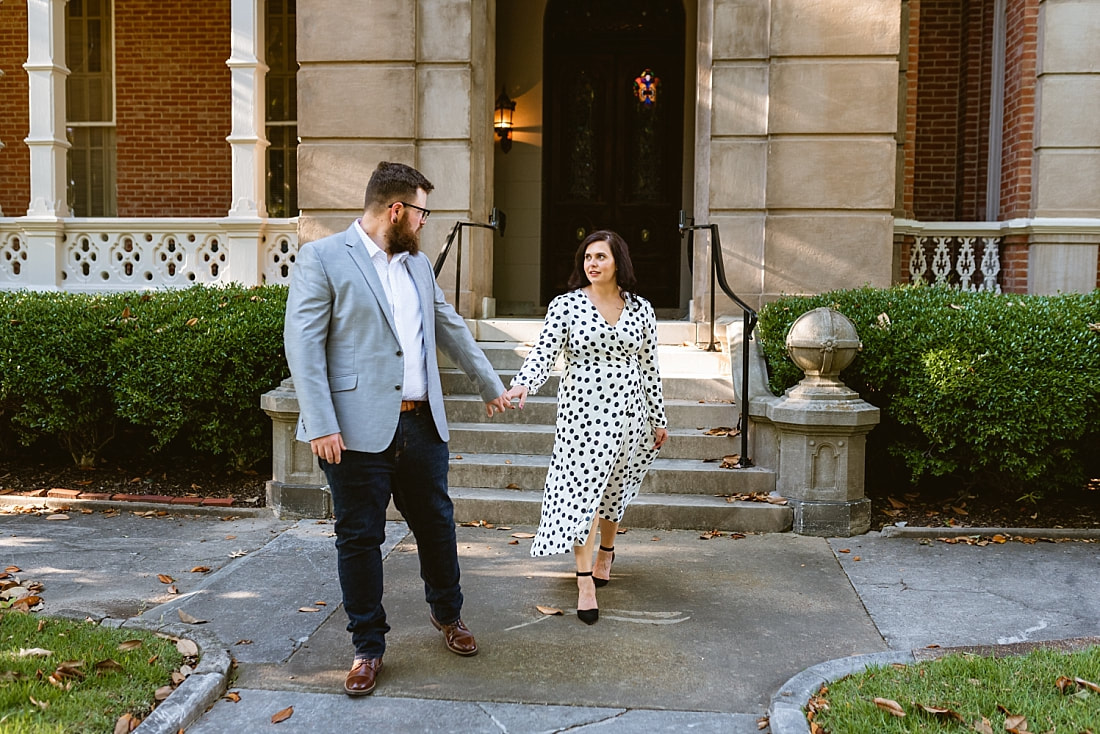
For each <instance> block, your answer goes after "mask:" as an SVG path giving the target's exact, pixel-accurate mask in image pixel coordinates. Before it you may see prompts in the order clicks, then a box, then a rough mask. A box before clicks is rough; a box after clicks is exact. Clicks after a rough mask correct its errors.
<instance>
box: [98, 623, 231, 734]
mask: <svg viewBox="0 0 1100 734" xmlns="http://www.w3.org/2000/svg"><path fill="white" fill-rule="evenodd" d="M119 626H120V627H124V628H129V629H141V630H147V631H150V632H161V633H163V634H168V635H172V636H173V637H179V638H183V639H188V640H191V641H192V642H194V643H195V644H196V645H198V647H199V664H198V665H197V666H196V667H195V670H194V672H192V673H191V675H189V676H187V679H186V680H184V681H183V683H181V684H180V685H179V686H178V687H177V688H176V690H174V691H172V693H171V694H170V695H169V696H168V698H166V699H164V700H163V701H161V703H160V705H159V706H157V707H156V708H155V709H153V712H152V713H151V714H149V716H147V717H146V718H145V720H144V721H142V722H141V724H140V725H139V726H138V727H137V729H135V730H134V731H137V732H141V734H177V732H180V731H183V730H184V729H186V728H187V727H188V726H190V725H191V724H193V723H195V722H196V721H198V719H199V717H200V716H202V715H203V713H205V712H206V710H207V709H208V708H210V707H211V706H213V705H214V703H215V702H216V701H217V700H218V699H219V698H221V697H222V695H223V694H224V693H225V691H226V688H227V687H228V683H229V671H230V670H231V669H232V666H233V658H232V657H231V656H230V654H229V651H228V650H227V649H225V647H224V645H223V644H222V643H221V641H220V640H218V638H217V637H215V636H214V635H213V634H212V633H210V632H207V631H205V630H202V629H196V628H195V627H192V626H189V625H184V624H180V623H173V624H157V623H154V622H150V621H148V620H144V619H139V618H136V617H135V618H131V619H127V620H125V621H124V622H122V624H121V625H119Z"/></svg>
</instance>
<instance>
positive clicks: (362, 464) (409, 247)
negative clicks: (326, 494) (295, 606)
mask: <svg viewBox="0 0 1100 734" xmlns="http://www.w3.org/2000/svg"><path fill="white" fill-rule="evenodd" d="M433 188H434V187H433V186H432V184H431V182H429V181H428V180H427V179H426V178H425V177H424V176H423V174H421V173H420V172H419V171H417V170H416V169H414V168H411V167H409V166H406V165H404V164H401V163H385V162H384V163H379V164H378V167H377V168H376V169H375V171H374V173H373V174H372V175H371V178H370V181H369V183H368V184H367V191H366V197H365V198H366V200H365V202H364V212H363V217H362V219H360V220H357V221H355V222H353V223H352V225H351V226H350V227H349V228H348V229H347V231H346V232H341V233H339V234H335V235H331V236H329V237H325V238H323V239H320V240H317V241H315V242H311V243H309V244H307V245H305V246H303V247H302V249H301V250H300V251H299V252H298V256H297V261H296V263H295V267H294V275H293V277H292V279H291V283H290V294H289V296H288V299H287V307H286V329H285V332H284V340H285V342H286V356H287V362H288V363H289V364H290V372H291V375H292V376H293V378H294V387H295V390H296V391H297V395H298V404H299V408H300V420H299V423H298V431H297V436H298V439H299V440H301V441H308V442H309V444H310V448H311V449H312V450H313V453H314V454H316V455H317V458H318V463H319V464H320V466H321V469H322V471H324V473H325V476H326V478H327V479H328V484H329V488H330V489H331V491H332V505H333V513H334V515H335V517H336V526H335V529H336V548H337V571H338V573H339V577H340V588H341V590H342V592H343V597H344V610H345V611H346V612H347V615H348V631H349V632H351V639H352V644H353V645H354V646H355V657H354V659H353V661H352V667H351V670H350V671H349V672H348V674H347V677H346V678H345V680H344V690H345V692H346V693H347V694H348V695H351V696H363V695H366V694H368V693H370V692H371V691H373V690H374V686H375V678H376V676H377V674H378V671H379V670H381V668H382V654H383V652H385V647H386V642H385V635H386V632H388V631H389V629H390V628H389V626H388V625H387V624H386V612H385V610H384V609H383V608H382V554H381V551H380V546H381V545H382V543H383V541H384V540H385V519H386V506H387V504H388V503H389V500H390V498H391V496H392V498H393V502H394V505H395V506H396V507H397V509H398V510H399V511H400V512H401V514H402V516H404V518H405V520H406V522H407V523H408V525H409V528H410V529H411V530H412V532H413V534H414V535H415V537H416V544H417V552H418V553H419V556H420V571H421V577H422V578H423V579H424V595H425V598H426V600H427V602H428V604H429V606H430V609H431V612H430V614H429V619H430V621H431V623H432V625H433V626H434V627H435V628H436V629H438V630H441V631H442V632H443V637H444V643H445V644H446V646H447V648H448V649H449V650H451V652H454V653H456V654H458V655H475V654H476V653H477V642H476V641H475V640H474V636H473V635H472V634H471V633H470V630H469V629H467V627H466V625H465V624H463V622H462V618H461V610H462V592H461V590H460V587H459V569H458V550H457V546H456V541H455V523H454V508H453V505H452V504H451V499H450V497H449V496H448V494H447V466H448V459H449V455H448V450H447V440H448V438H449V436H448V432H447V420H446V416H445V414H444V409H443V390H442V387H441V385H440V380H439V365H438V364H437V361H436V347H437V346H438V347H439V348H440V349H442V350H443V352H444V353H446V354H447V356H448V357H450V358H451V359H452V360H453V361H454V362H455V363H456V364H458V365H460V366H461V367H462V370H463V371H464V372H465V373H466V374H467V375H468V376H469V377H470V378H472V379H473V380H474V381H475V382H476V383H477V385H478V387H479V390H480V393H481V396H482V398H483V399H484V400H485V402H486V411H487V413H488V415H489V416H490V417H492V416H493V414H494V412H495V411H504V410H505V409H507V408H511V407H512V405H511V403H510V402H509V401H507V400H505V398H504V385H503V384H501V382H500V379H499V378H498V377H497V375H496V373H495V372H494V371H493V368H492V366H491V365H490V364H489V360H488V359H486V357H485V355H484V353H482V352H481V350H480V349H478V347H477V344H476V343H475V342H474V340H473V337H472V336H471V335H470V332H469V330H467V328H466V324H465V322H464V321H463V320H462V318H461V317H460V316H459V315H458V314H457V313H456V312H455V310H454V308H452V307H451V306H450V305H449V304H448V303H447V302H446V300H445V299H444V297H443V292H442V291H441V290H440V288H439V286H438V285H437V284H436V282H435V277H434V275H433V273H432V266H431V263H430V262H429V261H428V258H427V257H426V256H424V255H423V254H421V253H420V252H419V248H420V229H421V228H422V227H423V226H424V221H425V220H426V219H427V218H428V215H429V214H430V213H431V212H430V211H429V210H428V209H427V208H426V207H427V203H428V194H429V193H430V192H431V191H432V189H433Z"/></svg>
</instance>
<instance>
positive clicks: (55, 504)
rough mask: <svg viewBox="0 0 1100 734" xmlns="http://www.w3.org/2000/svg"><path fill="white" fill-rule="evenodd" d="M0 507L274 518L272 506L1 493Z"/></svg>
mask: <svg viewBox="0 0 1100 734" xmlns="http://www.w3.org/2000/svg"><path fill="white" fill-rule="evenodd" d="M0 507H41V508H45V509H49V510H58V511H61V510H66V509H87V510H118V511H119V512H149V511H150V510H152V511H155V512H167V513H169V514H171V515H205V516H209V517H271V516H273V515H274V510H272V509H271V508H270V507H242V506H240V505H234V506H231V507H216V506H213V505H170V504H167V503H164V502H123V501H121V500H82V499H65V498H59V497H25V496H23V495H17V494H5V495H0Z"/></svg>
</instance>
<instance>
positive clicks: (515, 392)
mask: <svg viewBox="0 0 1100 734" xmlns="http://www.w3.org/2000/svg"><path fill="white" fill-rule="evenodd" d="M516 398H519V409H520V410H523V406H524V405H525V404H526V403H527V387H526V386H524V385H516V386H515V387H512V388H510V389H509V390H508V391H507V392H505V393H504V399H505V400H507V401H508V402H512V401H513V400H515V399H516Z"/></svg>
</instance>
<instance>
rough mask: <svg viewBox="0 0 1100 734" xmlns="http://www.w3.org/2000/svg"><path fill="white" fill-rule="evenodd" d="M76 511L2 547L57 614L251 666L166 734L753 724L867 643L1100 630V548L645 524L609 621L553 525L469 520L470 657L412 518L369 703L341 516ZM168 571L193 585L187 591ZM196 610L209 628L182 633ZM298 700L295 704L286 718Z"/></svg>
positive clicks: (948, 642) (897, 645) (620, 569)
mask: <svg viewBox="0 0 1100 734" xmlns="http://www.w3.org/2000/svg"><path fill="white" fill-rule="evenodd" d="M126 509H129V508H126ZM68 514H69V516H70V520H67V521H47V520H45V519H44V517H41V516H33V515H4V516H0V560H3V561H4V563H5V565H8V564H12V565H16V566H19V567H20V568H21V569H22V570H21V572H20V575H21V577H22V578H24V579H27V580H35V581H40V582H42V583H43V584H44V585H45V589H44V592H43V596H44V598H45V600H46V608H45V611H44V613H46V614H55V613H65V614H69V615H74V614H75V615H81V616H83V615H88V616H92V617H94V618H106V623H109V624H125V625H136V626H147V627H148V626H152V627H166V628H168V629H170V631H173V632H175V633H177V634H180V633H191V634H192V635H194V636H195V637H196V638H197V639H199V640H200V644H203V646H204V651H203V652H204V658H205V657H206V655H207V652H208V650H207V649H206V648H210V647H219V646H220V650H219V652H221V653H222V654H223V655H224V651H228V654H229V655H231V656H232V657H233V658H234V659H235V660H236V662H237V666H236V671H235V678H234V679H233V680H232V681H231V686H230V688H229V690H232V691H236V692H237V693H239V695H240V701H239V702H237V703H233V702H231V701H229V700H226V699H220V698H218V697H219V696H220V694H221V690H220V689H217V690H213V689H210V690H205V691H201V692H199V693H198V694H196V693H195V692H191V693H188V692H187V691H185V690H184V689H185V688H186V687H187V686H188V684H187V683H185V684H184V686H183V687H181V688H180V690H178V691H177V692H176V693H174V694H173V696H172V697H171V698H170V699H169V701H170V702H174V705H173V706H166V705H162V706H161V707H160V708H159V709H158V710H157V711H156V712H154V714H153V715H152V716H150V717H149V719H148V720H147V721H146V723H145V724H143V728H142V730H143V731H171V732H174V731H176V730H177V728H178V726H179V721H178V720H177V721H168V718H169V715H178V714H179V713H180V712H181V711H184V710H186V709H188V708H190V714H192V715H193V714H195V713H197V712H198V711H201V710H203V709H206V707H207V706H208V705H209V703H210V702H212V701H216V703H215V704H214V705H213V707H212V708H210V709H209V711H206V712H205V713H204V714H203V715H202V716H201V718H200V719H199V720H198V722H197V723H194V724H189V725H188V726H187V731H188V732H190V733H192V734H194V733H196V732H199V733H212V732H225V731H230V730H235V731H239V732H263V731H277V732H293V731H303V732H304V731H309V732H315V731H338V730H351V731H354V730H357V729H359V728H363V727H366V726H368V725H369V726H370V727H371V728H372V729H374V730H376V731H388V732H423V731H432V732H435V731H440V732H443V731H454V732H480V731H485V732H497V733H499V732H555V731H562V730H565V729H569V730H571V731H599V732H601V733H602V732H641V731H647V732H648V731H656V732H661V731H683V730H693V731H723V732H734V734H739V733H741V732H745V733H746V734H747V733H749V732H757V731H759V728H758V724H757V722H758V720H760V719H761V718H762V717H764V716H766V715H767V713H768V710H769V706H772V708H773V709H774V708H775V707H774V704H773V697H777V696H780V699H779V700H782V698H781V695H782V694H781V692H789V691H787V688H789V687H788V686H786V684H787V682H788V681H790V680H791V679H792V678H796V677H797V676H799V675H800V674H801V675H802V676H803V678H804V679H805V678H807V671H809V672H810V673H812V672H813V671H818V670H827V669H829V666H830V665H832V666H834V667H835V666H836V661H837V660H845V659H848V658H850V656H856V655H866V654H878V655H879V656H883V655H886V656H889V655H900V654H903V653H904V654H908V652H909V651H910V650H911V649H913V648H923V647H924V646H926V645H931V644H939V645H943V646H954V645H971V644H997V643H1005V642H1018V641H1021V640H1052V639H1061V638H1070V637H1085V636H1095V635H1100V575H1098V574H1096V572H1095V571H1096V569H1097V568H1098V561H1100V544H1096V543H1081V542H1066V543H1038V544H1035V545H1024V544H1022V543H1006V544H1004V545H989V546H986V547H975V546H966V545H948V544H945V543H942V542H939V541H935V540H922V539H916V538H913V539H907V538H885V537H881V536H880V535H879V534H877V533H871V534H868V535H866V536H861V537H858V538H850V539H833V540H824V539H819V538H807V537H800V536H795V535H790V534H777V535H751V536H748V537H746V538H742V539H733V538H731V537H729V536H728V535H722V536H720V537H715V538H712V539H710V540H703V539H701V538H700V534H699V533H698V532H692V531H661V530H644V529H639V528H631V529H630V530H629V532H627V533H626V534H624V535H621V536H619V539H618V541H617V543H616V547H617V551H618V555H617V559H616V562H615V566H614V569H613V574H612V583H611V584H610V585H609V586H607V587H606V588H604V589H601V590H600V591H599V593H598V596H599V601H600V609H601V615H600V621H599V623H597V624H596V625H594V626H591V627H589V626H586V625H584V624H582V623H581V622H580V621H579V620H577V618H576V614H575V610H574V606H575V604H576V592H575V589H576V584H575V580H574V577H573V575H572V572H571V564H572V558H571V557H569V556H563V557H555V558H548V559H545V558H544V559H532V558H530V557H529V556H528V549H529V544H530V540H528V539H516V538H513V537H512V534H513V533H515V532H532V531H533V530H534V528H530V527H518V526H516V527H512V528H510V529H501V528H483V527H477V528H469V527H460V528H459V530H458V537H459V553H460V558H461V563H462V571H463V591H464V593H465V596H466V605H465V608H464V611H463V618H464V619H465V621H466V622H467V624H468V625H469V626H470V628H471V629H472V630H473V631H474V633H475V634H476V635H477V638H478V642H479V645H480V646H481V652H480V654H479V655H478V656H476V657H473V658H460V657H458V656H455V655H453V654H451V653H449V652H448V651H447V650H446V649H445V648H444V646H443V642H442V638H441V635H440V634H439V633H438V632H436V631H435V630H434V629H433V628H432V627H431V626H430V624H429V623H428V619H427V606H426V605H425V603H424V601H423V587H422V583H421V581H420V579H419V576H418V564H417V559H416V553H415V543H414V541H413V539H412V538H411V536H408V535H407V533H406V530H405V527H404V526H403V525H402V524H400V523H391V524H390V526H389V528H388V536H389V542H388V544H387V549H386V550H387V557H386V561H385V568H386V574H387V576H386V587H387V588H386V597H385V603H386V609H387V613H388V616H389V620H390V624H391V626H392V627H393V630H392V632H391V633H390V634H389V636H388V638H387V641H388V649H387V652H386V656H385V669H384V670H383V672H382V673H381V675H380V676H379V683H378V688H377V690H376V692H375V693H374V695H372V696H369V697H365V698H361V699H351V698H349V697H347V696H345V695H343V693H342V681H343V675H344V673H345V670H346V668H347V666H348V664H349V663H350V658H351V654H352V650H351V646H350V641H349V636H348V634H347V632H346V631H345V630H344V626H345V624H346V617H345V615H344V613H343V610H342V609H341V608H340V604H339V602H340V592H339V585H338V584H337V582H336V575H335V549H334V547H333V537H332V525H331V523H330V522H327V521H310V520H307V521H301V522H298V523H294V524H290V523H286V522H280V521H276V520H274V519H271V518H270V516H266V515H265V513H263V512H254V513H253V515H254V516H251V517H245V516H238V517H237V518H236V519H229V520H225V519H220V518H218V517H212V516H205V517H203V516H182V515H181V516H169V517H137V516H135V515H134V514H133V513H132V512H123V513H122V514H120V515H118V516H115V517H108V516H105V515H103V514H102V513H101V512H95V513H93V514H87V515H84V514H79V512H78V511H72V512H70V513H68ZM238 515H240V513H239V511H238ZM513 542H514V543H515V544H513ZM857 558H858V560H857ZM195 566H208V567H210V568H211V569H212V570H211V572H209V573H206V574H192V573H190V569H191V568H194V567H195ZM158 573H164V574H168V575H170V576H172V577H173V578H174V579H176V586H177V588H178V589H179V592H180V593H179V594H178V595H175V596H172V595H168V594H167V593H166V587H165V585H164V584H162V583H160V582H159V581H158V580H157V574H158ZM536 605H542V606H551V607H557V608H559V609H561V610H563V611H564V614H563V615H561V616H547V615H544V614H542V613H540V612H539V611H538V610H537V609H536ZM302 608H312V609H318V610H319V611H316V612H302V611H299V609H302ZM177 609H182V610H184V611H185V612H187V613H188V614H190V615H192V616H194V617H198V618H200V619H204V620H207V621H206V622H205V623H204V624H202V625H182V624H180V622H179V616H178V614H177V613H176V610H177ZM216 657H217V656H216V655H212V659H216ZM226 659H227V658H226ZM226 668H228V665H226ZM215 678H218V676H217V675H211V676H209V677H208V678H207V679H206V680H207V681H210V680H213V679H215ZM808 678H810V679H812V678H813V675H809V676H808ZM218 680H220V681H221V682H222V683H224V678H218ZM193 687H194V686H193ZM208 688H209V684H208ZM799 695H801V694H799ZM287 707H293V709H294V711H293V715H292V716H291V717H290V718H289V719H287V720H286V721H284V722H282V723H280V724H272V723H271V717H272V716H273V715H274V714H275V713H277V712H279V711H281V710H283V709H286V708H287ZM162 710H163V712H162ZM173 726H174V727H175V728H172V727H173ZM786 726H787V725H786V724H781V723H780V722H778V721H775V720H773V725H772V732H773V734H789V732H793V731H797V729H791V728H783V727H786Z"/></svg>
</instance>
